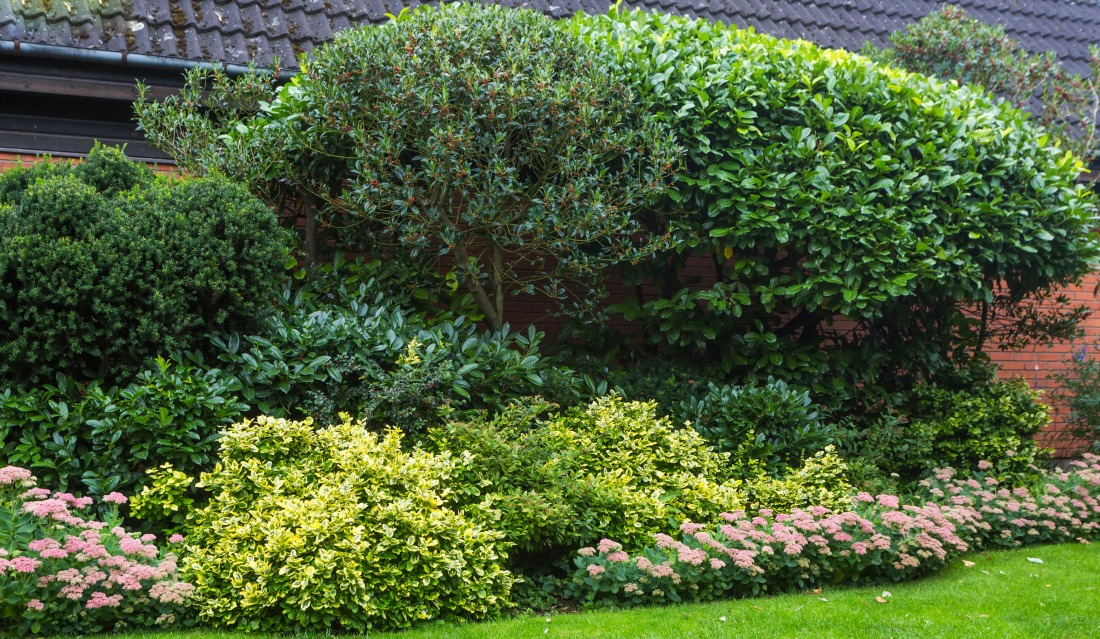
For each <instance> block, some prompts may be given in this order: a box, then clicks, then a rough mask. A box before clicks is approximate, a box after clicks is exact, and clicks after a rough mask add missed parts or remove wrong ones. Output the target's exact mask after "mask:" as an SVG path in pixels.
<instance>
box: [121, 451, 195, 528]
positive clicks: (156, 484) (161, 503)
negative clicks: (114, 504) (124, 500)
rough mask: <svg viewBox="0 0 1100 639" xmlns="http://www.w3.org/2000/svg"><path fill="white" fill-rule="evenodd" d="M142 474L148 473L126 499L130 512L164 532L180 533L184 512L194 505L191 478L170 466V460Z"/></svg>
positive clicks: (182, 526) (183, 521)
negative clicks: (132, 493)
mask: <svg viewBox="0 0 1100 639" xmlns="http://www.w3.org/2000/svg"><path fill="white" fill-rule="evenodd" d="M145 473H146V474H147V475H149V483H148V484H146V485H145V486H144V487H143V488H142V489H141V493H139V494H137V495H134V496H133V497H132V498H131V499H130V515H131V516H132V517H134V518H135V519H138V520H139V521H142V522H146V523H148V524H151V525H152V527H153V528H154V529H156V530H160V531H163V532H164V534H166V535H171V534H180V533H182V532H184V530H185V523H186V522H187V515H189V514H190V513H191V510H192V508H193V507H194V505H195V500H194V498H193V497H191V493H192V492H193V490H192V489H193V484H194V483H195V479H194V478H193V477H189V476H188V475H187V474H186V473H182V472H180V471H178V470H176V469H174V468H172V464H170V463H166V464H162V465H161V466H159V467H157V468H150V469H148V470H146V471H145Z"/></svg>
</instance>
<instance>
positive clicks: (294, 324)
mask: <svg viewBox="0 0 1100 639" xmlns="http://www.w3.org/2000/svg"><path fill="white" fill-rule="evenodd" d="M349 273H352V274H353V277H352V278H349V280H348V282H346V283H343V284H340V283H333V282H331V281H330V280H329V279H323V280H322V281H320V282H317V283H309V284H307V285H306V286H304V287H300V288H299V287H291V286H287V287H286V288H284V290H283V293H282V296H281V303H280V305H279V306H278V307H277V308H276V310H275V313H274V314H273V315H272V316H271V317H270V318H268V319H267V320H266V321H265V326H264V327H263V330H262V331H260V332H259V333H258V334H254V335H245V336H241V335H239V334H230V335H229V336H228V337H225V338H222V337H215V338H214V339H213V340H212V345H213V349H214V350H215V352H216V353H217V362H216V365H217V366H219V367H220V370H221V371H222V374H223V375H225V376H227V377H228V378H229V379H231V380H232V382H231V383H232V384H234V385H237V384H239V386H240V394H241V396H242V398H243V399H244V400H245V401H247V402H249V403H251V404H252V405H253V406H254V409H255V410H254V412H253V414H254V415H255V414H266V415H274V416H282V417H292V418H300V417H304V416H306V415H310V416H313V417H315V418H317V419H318V420H319V421H320V422H321V423H324V424H334V423H339V422H340V421H341V418H340V417H339V414H340V413H341V412H347V413H349V414H352V415H355V416H357V417H358V418H361V419H363V420H365V421H366V422H367V423H368V424H369V425H370V426H371V427H373V428H375V429H376V430H382V429H383V428H385V427H387V426H395V427H398V428H401V429H402V430H405V431H406V432H409V433H414V434H419V433H421V432H423V431H424V430H425V429H427V428H428V427H429V426H431V425H437V424H441V423H443V421H444V420H445V418H446V417H447V416H449V415H451V414H453V413H455V412H458V413H462V412H464V411H472V410H477V409H487V410H490V411H493V412H495V411H498V410H500V409H501V408H503V407H504V406H505V405H506V404H507V403H508V401H509V400H511V399H515V398H518V397H524V396H530V395H537V394H546V395H548V396H550V397H554V398H565V399H572V398H573V397H576V396H577V390H576V388H575V380H574V379H573V376H572V373H571V371H569V370H568V369H564V368H560V367H556V366H554V365H553V364H552V363H551V360H550V359H548V358H546V357H544V356H543V355H542V354H541V353H540V351H539V346H540V343H541V341H542V337H543V336H542V334H540V333H536V332H535V331H534V330H533V329H531V330H529V331H528V332H527V333H526V334H516V333H511V332H509V330H508V328H507V327H505V328H504V330H502V331H498V332H491V331H485V332H483V331H480V330H479V329H478V328H477V326H476V325H475V324H474V323H473V322H472V321H470V320H469V319H468V318H467V317H466V316H465V315H463V314H458V313H451V312H443V313H440V312H439V311H438V310H436V311H434V312H428V311H422V310H420V309H418V308H417V304H416V299H415V298H414V296H413V295H410V294H409V293H408V291H406V292H405V295H401V293H400V292H397V293H393V292H386V291H385V289H384V287H394V286H395V283H397V282H400V278H401V276H400V275H397V276H396V277H392V276H393V275H394V274H393V273H392V271H391V269H389V268H387V267H381V266H380V265H378V264H374V265H359V266H358V267H354V268H352V269H350V270H349ZM412 284H413V286H418V284H417V283H416V282H413V283H412ZM377 288H383V291H377V292H376V289H377ZM397 288H400V286H398V287H397ZM417 290H423V289H420V288H414V289H413V291H414V292H415V291H417ZM425 295H428V294H427V293H425ZM180 358H181V361H186V362H188V363H191V364H192V365H203V366H209V364H207V363H206V359H205V358H204V357H203V356H202V354H201V353H190V354H181V355H180Z"/></svg>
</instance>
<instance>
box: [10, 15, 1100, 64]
mask: <svg viewBox="0 0 1100 639" xmlns="http://www.w3.org/2000/svg"><path fill="white" fill-rule="evenodd" d="M494 1H499V3H500V4H506V5H509V6H523V7H530V8H534V9H538V10H541V11H543V12H545V13H548V14H550V15H552V16H555V17H563V16H568V15H571V14H573V13H574V12H576V11H587V12H602V11H606V9H607V8H608V6H609V5H610V4H611V3H610V2H609V0H494ZM417 4H420V2H419V0H237V1H227V0H0V40H19V41H22V42H30V43H39V44H54V45H60V46H67V47H78V48H82V49H100V50H106V51H128V52H130V53H141V54H147V55H156V56H167V57H173V58H186V59H205V60H216V61H221V62H228V63H245V62H249V61H254V62H256V63H257V64H261V65H268V64H270V63H271V60H272V59H273V58H274V57H275V56H278V57H279V58H280V59H281V60H283V62H284V64H287V65H288V66H290V65H293V64H294V58H295V56H296V55H297V54H300V53H304V52H308V51H309V50H310V49H312V48H313V47H314V46H316V45H317V44H319V43H321V42H324V41H326V40H328V39H330V38H331V37H332V35H333V33H335V32H337V31H339V30H341V29H346V28H348V27H351V26H355V25H360V24H368V23H380V22H384V21H385V20H386V14H387V13H398V12H399V11H401V9H402V8H404V7H405V6H411V5H417ZM632 4H633V5H634V6H638V7H641V8H645V9H648V10H651V11H663V12H667V13H676V14H682V15H690V16H697V17H704V18H708V19H712V20H718V21H721V22H725V23H731V24H736V25H738V26H743V27H747V26H751V27H753V28H755V29H756V30H757V31H760V32H763V33H769V34H772V35H776V36H780V37H784V38H802V39H805V40H809V41H812V42H815V43H817V44H820V45H823V46H826V47H842V48H846V49H851V50H858V49H859V48H860V47H862V46H863V43H864V42H866V41H870V42H872V43H874V44H876V45H883V44H885V43H886V41H887V37H888V36H889V35H890V33H892V32H893V31H896V30H898V29H900V28H902V27H904V26H905V25H907V24H909V23H912V22H914V21H916V20H919V19H920V18H921V17H922V16H924V15H925V14H927V13H929V12H931V11H933V10H935V9H936V8H937V7H938V6H940V5H941V4H942V2H939V1H937V0H694V1H693V0H635V1H634V2H633V3H632ZM954 4H957V5H959V6H961V7H963V9H965V10H966V12H967V13H969V14H970V15H972V16H973V17H975V18H978V19H980V20H982V21H984V22H987V23H990V24H995V23H1001V24H1004V25H1005V30H1006V31H1007V32H1008V34H1009V36H1011V37H1012V38H1014V39H1015V40H1017V41H1019V42H1020V44H1022V45H1023V46H1024V47H1026V48H1027V49H1029V50H1031V51H1036V52H1038V51H1048V50H1049V51H1054V52H1055V53H1056V54H1058V57H1059V58H1060V59H1061V60H1062V61H1063V63H1064V64H1065V65H1066V66H1067V67H1068V68H1069V69H1070V70H1072V71H1075V72H1079V73H1080V72H1084V71H1086V70H1087V60H1088V45H1089V43H1090V42H1092V43H1096V42H1098V41H1100V2H1097V1H1096V0H1079V1H1077V2H1072V1H1069V0H955V2H954Z"/></svg>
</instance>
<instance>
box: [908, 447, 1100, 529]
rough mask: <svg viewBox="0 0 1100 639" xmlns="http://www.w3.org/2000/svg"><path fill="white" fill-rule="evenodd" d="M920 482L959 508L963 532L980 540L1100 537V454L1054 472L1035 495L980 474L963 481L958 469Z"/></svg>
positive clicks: (1087, 455) (1086, 456) (1087, 456)
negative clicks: (1067, 469)
mask: <svg viewBox="0 0 1100 639" xmlns="http://www.w3.org/2000/svg"><path fill="white" fill-rule="evenodd" d="M979 468H981V465H979ZM987 469H988V468H987ZM991 479H993V480H994V481H993V482H991V481H989V480H991ZM921 483H922V485H923V486H924V487H925V489H926V490H928V491H929V493H931V494H932V495H934V496H936V498H937V499H939V500H940V501H942V502H946V503H948V504H951V505H953V506H955V507H956V508H955V513H956V514H957V516H958V518H959V523H960V525H961V526H962V529H963V532H964V533H965V534H967V535H968V536H970V537H972V538H973V539H974V540H975V542H976V543H979V544H993V545H997V546H1004V547H1015V546H1021V545H1026V544H1033V543H1040V542H1043V543H1049V542H1059V541H1075V540H1078V539H1088V538H1090V537H1096V536H1098V535H1100V501H1098V499H1097V496H1098V495H1100V456H1097V455H1092V454H1086V455H1085V456H1084V457H1083V459H1082V460H1081V461H1075V462H1073V463H1072V464H1071V470H1069V471H1057V472H1054V473H1050V474H1049V475H1048V476H1047V482H1046V485H1045V486H1043V488H1042V490H1040V491H1037V492H1035V493H1033V492H1032V491H1030V490H1028V489H1027V488H1016V489H1013V490H1009V489H1007V488H1000V487H998V484H997V483H996V480H995V478H992V477H982V476H980V474H979V476H977V477H975V478H971V479H965V480H964V479H959V478H956V477H955V473H954V471H943V472H937V473H936V474H935V475H934V476H933V478H932V479H929V480H925V481H924V482H921Z"/></svg>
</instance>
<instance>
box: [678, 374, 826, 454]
mask: <svg viewBox="0 0 1100 639" xmlns="http://www.w3.org/2000/svg"><path fill="white" fill-rule="evenodd" d="M678 417H680V418H681V419H683V420H686V421H689V422H691V425H692V426H693V427H694V428H695V430H697V431H699V434H700V435H702V436H703V438H704V439H706V440H707V443H709V444H710V445H711V446H713V447H714V448H715V449H716V450H720V451H723V452H728V453H730V454H731V457H732V464H733V465H734V467H735V468H736V469H742V470H746V469H749V468H751V467H752V466H753V465H754V464H759V463H763V465H764V468H765V470H767V471H768V472H769V473H772V474H778V473H782V472H783V471H785V470H787V469H790V468H792V467H795V466H797V465H798V464H799V462H801V461H802V460H803V459H804V458H806V457H807V456H809V455H812V454H813V453H816V452H818V451H820V450H823V449H824V448H825V447H826V446H828V445H830V444H833V443H835V441H834V435H833V431H832V429H831V428H830V427H828V426H827V425H826V424H824V423H822V421H821V414H820V412H819V408H818V407H817V406H815V405H814V404H813V400H812V399H810V393H809V391H807V390H800V389H795V388H791V387H789V386H787V384H786V383H784V382H783V381H782V380H774V379H769V380H768V382H767V384H764V385H761V386H729V385H724V386H718V385H715V384H714V383H710V384H709V385H708V387H707V392H706V394H705V395H703V396H702V397H700V398H689V399H687V400H684V401H683V402H681V403H680V406H679V412H678Z"/></svg>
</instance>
